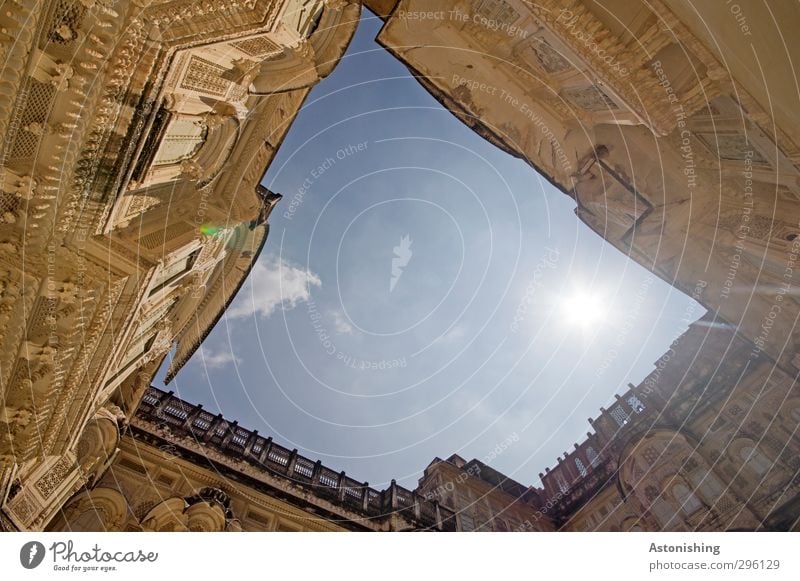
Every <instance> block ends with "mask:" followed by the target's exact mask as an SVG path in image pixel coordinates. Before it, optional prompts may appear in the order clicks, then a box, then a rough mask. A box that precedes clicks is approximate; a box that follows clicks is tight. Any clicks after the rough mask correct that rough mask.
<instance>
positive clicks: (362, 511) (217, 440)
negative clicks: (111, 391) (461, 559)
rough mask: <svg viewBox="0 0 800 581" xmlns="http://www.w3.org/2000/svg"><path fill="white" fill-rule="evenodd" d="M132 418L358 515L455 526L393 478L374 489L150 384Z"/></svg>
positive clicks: (421, 526) (451, 516) (449, 515)
mask: <svg viewBox="0 0 800 581" xmlns="http://www.w3.org/2000/svg"><path fill="white" fill-rule="evenodd" d="M136 416H137V417H138V418H140V419H142V420H145V421H148V422H152V423H155V424H161V425H166V426H167V427H169V429H170V432H171V433H172V434H174V435H178V436H186V437H189V438H192V439H193V440H194V441H195V442H196V443H197V444H199V445H202V446H205V447H209V448H213V449H214V450H216V451H218V452H222V453H223V454H224V455H225V456H227V457H230V458H231V459H235V460H244V461H246V462H247V463H249V464H250V465H252V466H256V467H258V468H260V469H262V470H264V471H266V472H268V473H271V474H276V475H279V476H282V477H284V478H288V479H289V480H290V481H291V482H293V483H294V484H297V485H300V486H301V487H303V488H306V489H308V490H310V491H311V492H312V493H313V494H314V495H315V496H317V497H318V498H320V499H324V500H326V501H328V502H331V503H333V504H335V505H337V506H340V507H342V508H345V509H347V510H349V511H352V512H355V513H357V514H358V515H359V516H361V517H362V518H367V519H370V520H374V521H383V520H385V519H388V518H389V517H390V516H391V515H393V514H397V515H400V516H402V517H403V519H404V520H405V521H407V523H409V525H410V528H412V529H417V530H441V531H455V530H457V525H456V518H455V513H453V512H452V511H450V510H448V509H446V508H444V507H442V506H439V504H438V502H436V501H432V500H428V499H425V498H424V497H422V496H421V495H418V494H417V493H416V492H414V491H412V490H408V489H407V488H404V487H402V486H399V485H398V484H397V483H395V481H394V480H393V481H392V483H391V485H390V486H389V487H388V488H386V489H385V490H377V489H375V488H372V487H370V486H369V484H368V483H366V482H359V481H358V480H355V479H353V478H350V477H349V476H347V475H346V474H345V473H344V472H337V471H335V470H333V469H331V468H329V467H327V466H324V465H323V464H322V463H321V462H320V461H319V460H317V461H314V460H311V459H309V458H306V457H304V456H301V455H300V454H298V453H297V450H290V449H288V448H285V447H283V446H281V445H279V444H276V443H275V442H273V441H272V438H270V437H267V438H265V437H263V436H261V435H260V434H259V433H258V431H257V430H246V429H244V428H242V427H240V426H239V425H238V424H237V422H235V421H233V422H229V421H228V420H226V419H224V418H223V417H222V415H221V414H220V415H214V414H211V413H209V412H207V411H205V410H204V409H203V407H202V406H200V405H193V404H190V403H188V402H185V401H183V400H182V399H179V398H177V397H175V396H174V395H173V394H172V392H164V391H162V390H160V389H158V388H155V387H150V388H149V389H148V390H147V392H146V393H145V395H144V398H143V399H142V402H141V405H140V406H139V409H138V411H137V413H136Z"/></svg>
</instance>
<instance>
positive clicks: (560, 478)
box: [556, 472, 569, 492]
mask: <svg viewBox="0 0 800 581" xmlns="http://www.w3.org/2000/svg"><path fill="white" fill-rule="evenodd" d="M556 484H558V489H559V490H560V491H561V492H566V491H567V490H569V485H568V484H567V481H566V479H565V478H564V475H563V474H561V472H556Z"/></svg>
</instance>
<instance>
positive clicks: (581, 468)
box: [575, 458, 589, 476]
mask: <svg viewBox="0 0 800 581" xmlns="http://www.w3.org/2000/svg"><path fill="white" fill-rule="evenodd" d="M575 468H577V469H578V474H580V475H581V476H586V475H587V474H588V473H589V472H588V471H587V470H586V466H585V465H584V464H583V460H581V459H580V458H575Z"/></svg>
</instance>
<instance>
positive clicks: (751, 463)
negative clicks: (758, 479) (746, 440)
mask: <svg viewBox="0 0 800 581" xmlns="http://www.w3.org/2000/svg"><path fill="white" fill-rule="evenodd" d="M739 458H740V459H741V460H742V462H744V464H745V466H747V467H748V468H749V469H751V470H752V471H753V472H755V473H756V474H758V475H759V476H763V475H764V474H766V473H767V472H769V469H770V468H772V462H771V461H770V459H769V458H767V457H766V456H765V455H764V454H763V453H762V452H761V450H759V449H758V447H756V446H753V445H752V444H745V445H744V446H742V447H741V448H739Z"/></svg>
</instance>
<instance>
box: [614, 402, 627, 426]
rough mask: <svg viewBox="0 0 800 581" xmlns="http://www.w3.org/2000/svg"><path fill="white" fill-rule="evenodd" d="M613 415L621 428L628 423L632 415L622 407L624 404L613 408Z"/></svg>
mask: <svg viewBox="0 0 800 581" xmlns="http://www.w3.org/2000/svg"><path fill="white" fill-rule="evenodd" d="M611 417H612V418H614V421H615V422H617V425H618V426H619V427H620V428H621V427H623V426H625V424H627V423H628V420H629V419H630V416H629V415H628V412H626V411H625V410H624V409H622V406H617V407H615V408H614V409H612V410H611Z"/></svg>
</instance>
